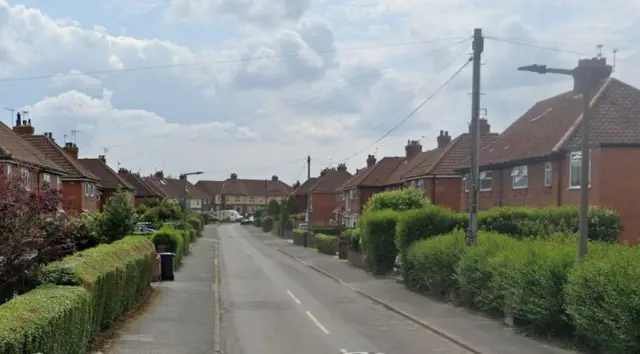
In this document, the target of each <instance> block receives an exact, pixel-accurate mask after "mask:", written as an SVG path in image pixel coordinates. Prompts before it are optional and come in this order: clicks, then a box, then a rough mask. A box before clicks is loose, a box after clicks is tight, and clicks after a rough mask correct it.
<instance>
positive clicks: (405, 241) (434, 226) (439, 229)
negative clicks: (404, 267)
mask: <svg viewBox="0 0 640 354" xmlns="http://www.w3.org/2000/svg"><path fill="white" fill-rule="evenodd" d="M464 217H465V215H464V214H460V213H456V212H454V211H452V210H449V209H445V208H440V207H437V206H434V205H429V206H427V207H426V208H422V209H415V210H408V211H405V212H403V213H400V215H399V217H398V225H397V227H396V244H397V247H398V252H399V253H400V257H402V264H404V262H405V257H406V250H407V249H408V248H409V246H411V245H412V244H413V243H414V242H416V241H419V240H422V239H425V238H431V237H434V236H437V235H444V234H447V233H449V232H451V231H453V230H454V229H455V228H456V227H462V228H464V223H465V222H466V218H464Z"/></svg>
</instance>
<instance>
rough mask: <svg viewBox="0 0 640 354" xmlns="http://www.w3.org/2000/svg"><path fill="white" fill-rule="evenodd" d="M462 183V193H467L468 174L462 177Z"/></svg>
mask: <svg viewBox="0 0 640 354" xmlns="http://www.w3.org/2000/svg"><path fill="white" fill-rule="evenodd" d="M462 183H463V184H464V191H465V192H468V191H469V174H468V173H467V174H465V175H464V176H462Z"/></svg>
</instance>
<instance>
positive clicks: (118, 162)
mask: <svg viewBox="0 0 640 354" xmlns="http://www.w3.org/2000/svg"><path fill="white" fill-rule="evenodd" d="M118 170H120V161H118Z"/></svg>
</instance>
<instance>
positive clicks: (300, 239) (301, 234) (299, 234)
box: [293, 229, 307, 246]
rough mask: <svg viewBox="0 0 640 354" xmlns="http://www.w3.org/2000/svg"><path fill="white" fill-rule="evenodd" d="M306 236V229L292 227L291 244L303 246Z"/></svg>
mask: <svg viewBox="0 0 640 354" xmlns="http://www.w3.org/2000/svg"><path fill="white" fill-rule="evenodd" d="M306 237H307V230H303V229H294V230H293V244H294V245H297V246H304V239H305V238H306Z"/></svg>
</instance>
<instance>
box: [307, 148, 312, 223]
mask: <svg viewBox="0 0 640 354" xmlns="http://www.w3.org/2000/svg"><path fill="white" fill-rule="evenodd" d="M310 179H311V156H310V155H309V156H307V181H308V180H310ZM307 195H308V200H307V228H308V229H309V231H311V218H312V214H313V210H312V206H313V193H312V190H311V188H309V191H308V192H307Z"/></svg>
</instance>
